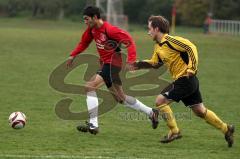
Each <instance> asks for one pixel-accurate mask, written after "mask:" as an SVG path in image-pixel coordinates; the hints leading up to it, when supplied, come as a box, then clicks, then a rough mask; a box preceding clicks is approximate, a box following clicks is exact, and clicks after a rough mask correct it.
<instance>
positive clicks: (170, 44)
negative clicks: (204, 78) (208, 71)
mask: <svg viewBox="0 0 240 159" xmlns="http://www.w3.org/2000/svg"><path fill="white" fill-rule="evenodd" d="M144 61H145V62H147V63H149V64H151V65H157V64H158V63H161V62H163V64H165V65H166V66H167V67H168V69H169V71H170V73H171V75H172V77H173V79H174V80H176V79H178V78H179V77H183V76H187V72H189V73H192V74H196V73H197V66H198V52H197V48H196V46H195V45H194V44H193V43H191V42H190V41H189V40H187V39H184V38H182V37H177V36H170V35H168V34H165V35H164V36H163V38H162V40H161V42H160V43H156V44H155V46H154V52H153V55H152V58H151V59H150V60H144Z"/></svg>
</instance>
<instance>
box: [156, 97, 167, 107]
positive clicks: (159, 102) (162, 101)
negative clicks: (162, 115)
mask: <svg viewBox="0 0 240 159" xmlns="http://www.w3.org/2000/svg"><path fill="white" fill-rule="evenodd" d="M165 103H166V99H165V97H164V96H163V95H158V96H157V98H156V101H155V104H156V106H159V105H163V104H165Z"/></svg>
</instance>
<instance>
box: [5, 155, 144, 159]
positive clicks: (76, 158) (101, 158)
mask: <svg viewBox="0 0 240 159" xmlns="http://www.w3.org/2000/svg"><path fill="white" fill-rule="evenodd" d="M0 158H1V159H2V158H26V159H29V158H33V159H35V158H40V159H41V158H43V159H48V158H49V159H51V158H56V159H81V158H84V159H113V158H116V159H146V158H135V157H107V156H84V155H82V156H80V155H79V156H77V155H16V154H0Z"/></svg>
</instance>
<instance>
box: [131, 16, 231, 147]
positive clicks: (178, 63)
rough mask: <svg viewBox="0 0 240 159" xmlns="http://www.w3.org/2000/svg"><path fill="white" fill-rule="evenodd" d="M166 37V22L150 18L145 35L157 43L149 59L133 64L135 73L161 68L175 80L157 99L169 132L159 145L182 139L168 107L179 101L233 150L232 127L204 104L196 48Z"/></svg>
mask: <svg viewBox="0 0 240 159" xmlns="http://www.w3.org/2000/svg"><path fill="white" fill-rule="evenodd" d="M168 33H169V22H168V20H166V19H165V18H164V17H162V16H151V17H150V18H149V19H148V34H149V35H150V36H151V37H152V38H153V40H154V41H156V44H155V46H154V52H153V55H152V58H151V59H150V60H143V61H139V62H137V63H135V69H142V68H158V67H160V66H161V65H163V64H164V65H166V66H167V68H168V70H169V71H170V73H171V75H172V77H173V79H174V81H173V82H172V83H171V84H170V85H169V86H168V87H166V88H165V89H164V90H163V91H162V92H161V94H160V95H158V96H157V98H156V107H157V108H158V110H159V111H160V113H161V114H162V115H163V117H164V119H165V121H166V122H167V126H168V127H169V129H170V131H169V133H168V135H166V136H165V137H164V138H163V139H162V140H161V142H162V143H168V142H171V141H173V140H175V139H178V138H181V137H182V136H181V134H180V130H179V128H178V127H177V123H176V121H175V118H174V116H173V112H172V110H171V108H170V106H169V104H170V103H171V102H172V101H175V102H179V101H180V100H181V101H182V102H183V103H184V105H185V106H189V107H190V108H191V109H192V111H193V112H194V113H195V114H196V115H197V116H198V117H200V118H202V119H204V120H205V121H206V122H207V123H209V124H210V125H212V126H214V127H215V128H217V129H219V130H221V131H222V133H223V134H224V135H225V140H226V141H227V143H228V146H229V147H232V144H233V133H234V126H233V125H228V124H226V123H225V122H223V121H222V120H221V119H220V118H219V117H218V116H217V115H216V114H215V113H214V112H213V111H211V110H209V109H207V108H206V107H205V106H204V104H203V101H202V97H201V93H200V90H199V81H198V78H197V76H196V74H197V67H198V52H197V48H196V46H195V45H194V44H193V43H191V42H190V41H189V40H187V39H185V38H182V37H177V36H170V35H169V34H168Z"/></svg>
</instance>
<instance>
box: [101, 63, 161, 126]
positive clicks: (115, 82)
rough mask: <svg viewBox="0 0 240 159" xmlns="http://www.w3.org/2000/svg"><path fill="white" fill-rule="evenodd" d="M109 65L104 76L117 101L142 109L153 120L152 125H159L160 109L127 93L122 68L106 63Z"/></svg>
mask: <svg viewBox="0 0 240 159" xmlns="http://www.w3.org/2000/svg"><path fill="white" fill-rule="evenodd" d="M108 66H109V70H110V72H108V71H105V75H104V76H103V77H104V81H105V83H106V86H107V87H108V89H109V91H110V92H111V94H112V95H113V97H114V98H115V99H116V101H117V102H119V103H121V104H124V105H125V106H127V107H129V108H132V109H135V110H138V111H142V112H144V113H145V114H147V115H148V116H149V118H150V119H151V121H152V127H153V128H154V129H156V128H157V126H158V111H157V110H156V109H152V108H150V107H148V106H146V105H144V104H143V103H142V102H140V101H139V100H138V99H136V98H134V97H131V96H128V95H125V93H124V91H123V88H122V81H121V78H120V75H119V73H120V71H121V68H119V67H116V66H113V65H106V67H108ZM106 70H107V69H106Z"/></svg>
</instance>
